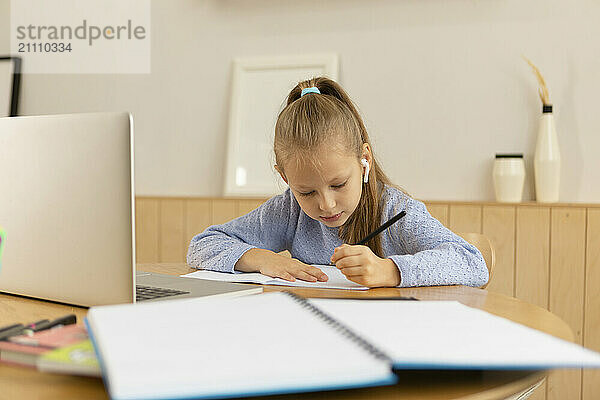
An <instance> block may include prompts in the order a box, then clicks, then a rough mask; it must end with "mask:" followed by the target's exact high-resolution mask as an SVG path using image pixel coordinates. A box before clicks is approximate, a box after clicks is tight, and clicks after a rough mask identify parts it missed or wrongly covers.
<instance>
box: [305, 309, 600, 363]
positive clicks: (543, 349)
mask: <svg viewBox="0 0 600 400" xmlns="http://www.w3.org/2000/svg"><path fill="white" fill-rule="evenodd" d="M310 302H311V303H312V304H315V305H316V306H317V307H319V308H320V309H321V310H323V311H324V312H326V313H328V314H330V315H333V316H335V318H336V319H337V320H338V321H340V322H342V323H344V324H346V326H348V327H349V328H350V329H352V330H354V331H355V332H356V333H358V334H359V335H360V336H362V337H363V338H364V339H366V340H368V341H370V342H371V343H372V344H374V345H375V346H377V347H378V348H379V349H380V350H382V351H383V352H384V353H386V354H387V355H388V356H390V357H391V358H392V360H393V362H394V367H396V368H442V369H443V368H465V369H471V368H477V369H546V368H559V367H596V368H597V367H600V354H598V353H595V352H593V351H590V350H587V349H584V348H583V347H581V346H579V345H577V344H574V343H570V342H567V341H564V340H561V339H558V338H555V337H554V336H551V335H548V334H545V333H543V332H540V331H537V330H535V329H531V328H529V327H526V326H523V325H520V324H517V323H515V322H512V321H509V320H507V319H505V318H501V317H498V316H495V315H492V314H489V313H487V312H485V311H482V310H478V309H474V308H471V307H467V306H465V305H463V304H461V303H458V302H454V301H385V300H381V301H376V300H373V301H361V300H330V299H312V300H310Z"/></svg>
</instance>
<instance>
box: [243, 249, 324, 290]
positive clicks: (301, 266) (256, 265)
mask: <svg viewBox="0 0 600 400" xmlns="http://www.w3.org/2000/svg"><path fill="white" fill-rule="evenodd" d="M235 269H236V270H238V271H242V272H260V273H261V274H263V275H267V276H270V277H272V278H281V279H284V280H286V281H290V282H294V281H295V280H296V279H300V280H303V281H307V282H317V281H319V282H326V281H327V280H328V279H329V277H328V276H327V275H326V274H325V273H324V272H323V271H321V270H320V269H319V268H317V267H313V266H312V265H308V264H305V263H303V262H302V261H299V260H296V259H295V258H290V257H286V256H282V255H280V254H276V253H274V252H272V251H270V250H265V249H256V248H255V249H250V250H248V251H247V252H246V253H244V255H243V256H242V257H240V259H239V260H238V262H237V263H236V264H235Z"/></svg>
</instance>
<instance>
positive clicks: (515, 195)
mask: <svg viewBox="0 0 600 400" xmlns="http://www.w3.org/2000/svg"><path fill="white" fill-rule="evenodd" d="M493 178H494V191H495V192H496V201H498V202H501V203H519V202H520V201H521V199H522V198H523V184H524V183H525V163H524V162H523V154H496V159H495V161H494V169H493Z"/></svg>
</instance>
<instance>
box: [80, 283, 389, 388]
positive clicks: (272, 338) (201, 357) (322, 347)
mask: <svg viewBox="0 0 600 400" xmlns="http://www.w3.org/2000/svg"><path fill="white" fill-rule="evenodd" d="M87 323H88V327H89V332H90V334H91V337H92V340H93V342H94V346H95V347H96V350H97V352H98V353H99V356H100V357H99V359H100V361H101V366H102V370H103V376H104V379H105V382H107V387H108V390H109V394H110V397H111V398H112V399H115V400H121V399H140V398H145V399H164V398H167V399H174V398H196V397H200V398H213V397H217V398H229V397H240V396H244V397H245V396H250V395H253V394H255V395H258V394H277V393H289V392H297V391H311V390H324V389H337V388H348V387H361V386H373V385H380V384H390V383H393V382H394V381H395V377H394V375H393V374H392V373H391V370H390V367H389V363H388V362H387V361H385V360H381V359H377V358H376V357H374V356H373V355H372V354H370V353H369V352H367V351H366V350H365V349H364V348H362V347H360V346H357V345H356V343H355V342H353V341H352V340H350V339H349V338H347V337H345V336H343V335H341V334H340V333H339V332H337V331H336V330H335V329H332V327H331V326H330V325H329V324H328V323H327V322H326V321H323V320H322V319H321V318H320V317H319V316H318V315H316V314H314V313H312V312H310V310H307V309H306V308H304V307H302V305H301V304H298V303H297V301H295V300H294V299H293V298H292V297H291V296H289V295H285V294H283V293H268V294H261V295H256V296H246V298H242V297H239V298H233V299H217V298H213V299H212V300H202V299H198V298H197V299H194V300H188V301H185V302H184V301H181V300H169V301H163V302H154V303H139V304H126V305H116V306H101V307H92V309H90V311H89V313H88V315H87Z"/></svg>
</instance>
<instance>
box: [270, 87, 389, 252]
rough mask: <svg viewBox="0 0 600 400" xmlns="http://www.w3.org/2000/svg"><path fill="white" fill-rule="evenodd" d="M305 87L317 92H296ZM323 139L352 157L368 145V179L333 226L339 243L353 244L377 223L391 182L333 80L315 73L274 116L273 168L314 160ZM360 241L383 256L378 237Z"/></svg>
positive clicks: (363, 128) (352, 107) (353, 112)
mask: <svg viewBox="0 0 600 400" xmlns="http://www.w3.org/2000/svg"><path fill="white" fill-rule="evenodd" d="M310 87H316V88H318V89H319V91H320V92H321V93H320V94H308V95H305V96H301V93H302V89H306V88H310ZM334 139H337V140H335V141H334ZM323 143H328V144H332V143H334V144H335V145H336V146H338V149H337V150H339V151H343V152H344V153H345V154H355V155H356V158H357V161H358V160H359V159H360V158H361V157H362V154H363V153H362V152H363V144H365V143H367V144H368V145H369V146H370V149H371V155H372V159H373V161H372V166H371V172H370V173H369V182H368V183H366V184H363V190H362V194H361V197H360V201H359V203H358V206H357V208H356V210H355V211H354V213H352V215H351V216H350V218H348V221H346V223H345V224H344V225H343V226H342V227H341V228H340V230H339V235H340V238H341V239H342V240H343V241H344V242H345V243H349V244H355V243H357V242H359V241H360V240H362V239H363V238H364V237H365V236H367V235H368V234H369V233H371V232H372V231H374V230H375V229H376V228H378V227H379V225H381V222H382V221H381V215H382V204H381V203H382V201H381V197H382V196H381V195H382V192H383V187H384V185H392V184H391V182H390V180H389V178H388V177H387V176H386V175H385V173H384V172H383V171H382V169H381V167H380V165H379V163H378V162H377V160H376V159H375V155H374V154H373V146H372V145H371V141H370V139H369V135H368V133H367V130H366V128H365V125H364V123H363V121H362V119H361V117H360V115H359V114H358V111H357V110H356V107H355V106H354V104H353V103H352V100H350V97H348V94H347V93H346V92H345V91H344V89H342V87H341V86H340V85H339V84H338V83H336V82H334V81H333V80H331V79H328V78H324V77H319V78H313V79H309V80H306V81H302V82H300V83H298V85H296V87H294V88H293V89H292V91H291V92H290V93H289V95H288V97H287V104H286V106H285V108H284V109H283V110H282V111H281V113H280V114H279V116H278V118H277V123H276V124H275V140H274V152H275V161H276V163H277V165H278V168H279V169H280V170H281V171H282V172H283V166H284V165H285V164H286V163H287V162H288V161H289V160H291V159H295V160H296V161H297V162H298V161H299V160H306V159H308V160H311V161H312V162H315V163H318V160H314V156H313V157H312V158H311V154H314V152H315V150H316V149H317V148H318V147H319V146H320V145H321V144H323ZM366 245H367V246H368V247H369V248H370V249H371V250H372V251H373V252H374V253H375V254H377V255H378V256H380V257H383V256H384V254H383V250H382V246H381V237H380V235H377V236H376V237H375V238H373V239H372V240H370V241H369V242H367V243H366Z"/></svg>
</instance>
